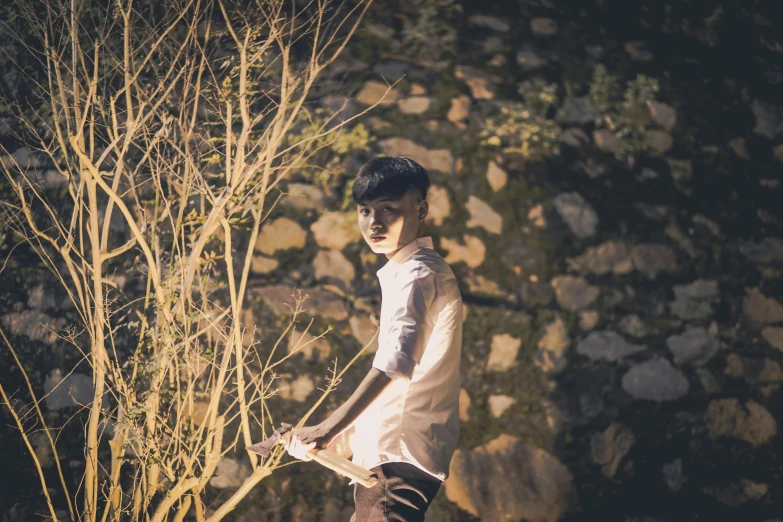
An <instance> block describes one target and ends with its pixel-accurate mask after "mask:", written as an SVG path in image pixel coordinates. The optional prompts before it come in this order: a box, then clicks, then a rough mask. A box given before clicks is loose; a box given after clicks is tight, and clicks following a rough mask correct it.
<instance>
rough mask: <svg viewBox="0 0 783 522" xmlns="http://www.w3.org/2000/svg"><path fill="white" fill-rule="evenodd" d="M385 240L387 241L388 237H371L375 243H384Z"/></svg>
mask: <svg viewBox="0 0 783 522" xmlns="http://www.w3.org/2000/svg"><path fill="white" fill-rule="evenodd" d="M384 239H386V236H371V237H370V241H372V242H373V243H378V242H380V241H383V240H384Z"/></svg>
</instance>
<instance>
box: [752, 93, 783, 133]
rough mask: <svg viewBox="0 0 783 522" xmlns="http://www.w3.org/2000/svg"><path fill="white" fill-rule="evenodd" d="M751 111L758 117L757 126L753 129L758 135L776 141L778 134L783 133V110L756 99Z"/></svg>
mask: <svg viewBox="0 0 783 522" xmlns="http://www.w3.org/2000/svg"><path fill="white" fill-rule="evenodd" d="M750 110H751V111H753V116H755V117H756V126H755V127H753V132H755V133H756V134H760V135H762V136H764V137H767V138H769V139H774V138H775V135H776V134H777V133H779V132H781V131H783V108H781V107H778V106H777V105H772V104H770V103H766V102H763V101H761V100H759V99H755V100H753V103H751V104H750Z"/></svg>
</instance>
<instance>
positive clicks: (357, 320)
mask: <svg viewBox="0 0 783 522" xmlns="http://www.w3.org/2000/svg"><path fill="white" fill-rule="evenodd" d="M373 319H374V318H373V317H371V316H369V315H355V316H353V317H351V318H350V319H349V320H348V323H349V324H350V326H351V334H353V336H354V338H355V339H356V340H357V341H359V344H361V345H362V347H364V346H365V345H367V344H368V343H370V346H368V347H367V351H368V352H370V353H373V352H375V351H377V350H378V336H377V335H375V334H376V332H377V331H378V323H377V320H376V321H374V320H373Z"/></svg>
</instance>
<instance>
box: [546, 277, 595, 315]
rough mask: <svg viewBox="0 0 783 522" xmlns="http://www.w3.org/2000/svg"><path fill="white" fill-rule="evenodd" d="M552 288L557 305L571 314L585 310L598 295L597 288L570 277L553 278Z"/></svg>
mask: <svg viewBox="0 0 783 522" xmlns="http://www.w3.org/2000/svg"><path fill="white" fill-rule="evenodd" d="M552 288H553V289H554V290H555V299H557V304H559V305H560V307H561V308H563V309H565V310H570V311H571V312H576V311H577V310H582V309H583V308H587V307H588V306H590V303H592V302H593V301H595V299H596V298H597V297H598V295H599V294H600V291H599V290H598V288H597V287H595V286H591V285H590V284H588V282H587V281H586V280H585V279H584V278H582V277H574V276H570V275H564V276H557V277H555V278H553V279H552Z"/></svg>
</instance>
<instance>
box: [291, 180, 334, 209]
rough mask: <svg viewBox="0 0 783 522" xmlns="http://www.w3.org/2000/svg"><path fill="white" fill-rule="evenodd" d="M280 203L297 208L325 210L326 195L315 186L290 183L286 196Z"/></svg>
mask: <svg viewBox="0 0 783 522" xmlns="http://www.w3.org/2000/svg"><path fill="white" fill-rule="evenodd" d="M280 203H281V204H283V205H289V206H292V207H295V208H309V209H315V210H322V209H323V208H324V193H323V191H322V190H321V189H319V188H318V187H316V186H315V185H308V184H306V183H290V184H289V185H288V189H287V190H286V196H285V197H284V198H283V199H281V200H280Z"/></svg>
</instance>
